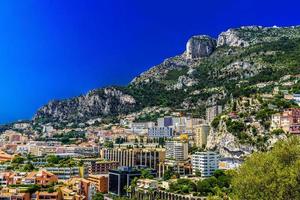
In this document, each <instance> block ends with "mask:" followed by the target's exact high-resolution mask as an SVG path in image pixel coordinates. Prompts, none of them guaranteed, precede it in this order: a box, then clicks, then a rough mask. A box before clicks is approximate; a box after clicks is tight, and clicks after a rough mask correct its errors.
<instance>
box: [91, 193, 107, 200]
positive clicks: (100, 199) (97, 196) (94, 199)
mask: <svg viewBox="0 0 300 200" xmlns="http://www.w3.org/2000/svg"><path fill="white" fill-rule="evenodd" d="M92 200H104V196H103V194H102V193H100V192H97V193H96V194H95V195H94V196H93V197H92Z"/></svg>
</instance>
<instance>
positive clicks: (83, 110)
mask: <svg viewBox="0 0 300 200" xmlns="http://www.w3.org/2000/svg"><path fill="white" fill-rule="evenodd" d="M299 53H300V27H299V26H295V27H280V28H279V27H259V26H248V27H241V28H237V29H229V30H228V31H226V32H223V33H221V34H220V35H219V37H218V38H217V39H213V38H211V37H209V36H206V35H200V36H193V37H191V38H190V40H189V41H188V42H187V45H186V51H185V52H183V54H181V55H178V56H175V57H173V58H169V59H166V60H165V61H164V62H163V63H161V64H159V65H157V66H154V67H152V68H151V69H149V70H148V71H146V72H144V73H142V74H141V75H140V76H138V77H136V78H135V79H134V80H133V81H132V82H131V83H130V84H129V85H128V86H127V87H117V88H110V89H112V90H113V91H114V92H112V93H109V94H105V93H103V92H102V91H106V90H107V89H108V88H104V89H99V90H94V91H100V92H99V93H93V92H90V93H88V94H87V95H84V96H80V97H75V98H73V99H68V100H62V101H54V102H50V103H49V104H48V105H45V106H44V107H42V108H41V109H40V110H39V111H38V112H37V114H36V115H35V117H34V120H35V121H39V122H58V123H59V122H60V121H68V120H69V121H76V122H82V121H83V122H84V121H86V120H88V119H90V118H98V117H111V116H117V115H119V114H126V113H130V112H133V111H138V110H141V109H142V108H145V107H153V106H159V107H168V108H171V109H184V110H186V111H189V112H191V113H193V114H194V115H195V116H203V115H204V112H203V111H204V110H205V107H206V106H209V105H213V104H216V103H219V104H223V105H225V104H226V102H227V101H228V100H229V99H230V97H231V96H233V97H240V96H244V95H247V94H251V93H259V92H261V93H262V92H264V90H266V88H262V89H259V90H258V89H257V87H255V85H256V84H258V83H262V82H269V81H277V80H279V79H280V77H282V76H283V75H287V74H297V73H298V72H299V66H300V58H299V56H298V55H299ZM268 89H269V90H270V88H268Z"/></svg>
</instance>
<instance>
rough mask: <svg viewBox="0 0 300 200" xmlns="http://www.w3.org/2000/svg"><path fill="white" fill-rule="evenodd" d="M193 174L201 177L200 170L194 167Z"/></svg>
mask: <svg viewBox="0 0 300 200" xmlns="http://www.w3.org/2000/svg"><path fill="white" fill-rule="evenodd" d="M195 175H196V176H198V177H201V171H200V170H199V169H196V172H195Z"/></svg>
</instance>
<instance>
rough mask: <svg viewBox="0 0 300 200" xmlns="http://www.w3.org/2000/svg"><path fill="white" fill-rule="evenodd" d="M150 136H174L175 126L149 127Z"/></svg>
mask: <svg viewBox="0 0 300 200" xmlns="http://www.w3.org/2000/svg"><path fill="white" fill-rule="evenodd" d="M148 136H149V138H172V137H173V136H174V131H173V128H171V127H159V126H156V127H152V128H149V129H148Z"/></svg>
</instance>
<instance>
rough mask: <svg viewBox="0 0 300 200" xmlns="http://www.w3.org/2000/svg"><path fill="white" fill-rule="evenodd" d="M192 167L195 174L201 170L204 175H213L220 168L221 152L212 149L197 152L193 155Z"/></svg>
mask: <svg viewBox="0 0 300 200" xmlns="http://www.w3.org/2000/svg"><path fill="white" fill-rule="evenodd" d="M192 168H193V174H195V173H196V171H197V170H199V171H200V172H201V176H202V177H209V176H212V174H213V173H214V171H216V170H217V169H218V168H219V154H217V153H215V152H212V151H206V152H196V153H195V154H193V155H192Z"/></svg>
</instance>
